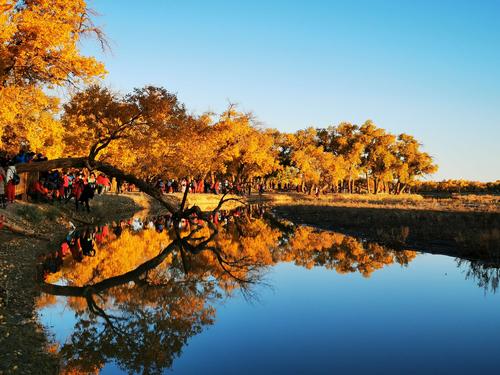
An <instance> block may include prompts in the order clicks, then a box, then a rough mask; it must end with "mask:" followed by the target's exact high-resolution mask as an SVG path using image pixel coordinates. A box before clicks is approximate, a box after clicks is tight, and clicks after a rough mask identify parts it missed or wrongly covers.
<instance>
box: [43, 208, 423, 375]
mask: <svg viewBox="0 0 500 375" xmlns="http://www.w3.org/2000/svg"><path fill="white" fill-rule="evenodd" d="M251 213H252V211H251V210H250V211H247V210H244V211H241V210H240V212H238V215H237V217H235V216H231V217H229V219H228V222H227V224H225V225H219V226H218V227H217V228H215V230H214V225H213V224H210V223H207V222H205V221H201V222H197V224H196V225H193V226H191V230H189V231H188V230H177V229H176V230H174V229H172V228H171V229H170V231H169V232H163V233H158V232H156V231H155V230H154V229H150V230H144V231H141V232H139V233H133V232H131V231H125V232H124V233H123V234H122V236H120V237H119V238H117V239H115V240H113V241H110V242H108V243H106V244H105V245H103V246H101V247H100V248H99V249H98V251H97V255H96V256H95V257H86V258H85V259H84V261H83V262H81V263H75V262H72V261H69V260H67V261H66V262H65V264H64V266H63V269H62V270H61V272H58V273H56V274H52V275H50V276H49V278H48V279H47V280H46V282H45V283H42V284H41V288H42V290H43V291H44V292H45V293H49V294H52V295H61V296H66V297H68V299H67V302H68V306H69V307H71V309H73V310H74V311H75V312H76V314H77V317H78V322H77V323H76V326H75V327H74V332H73V333H72V335H71V337H70V339H69V340H68V341H67V342H66V343H64V344H63V345H62V347H61V349H60V355H61V358H62V360H63V367H64V369H65V370H64V371H66V372H67V373H78V372H83V373H89V372H98V371H99V369H100V368H101V367H102V366H103V365H104V364H106V363H109V362H114V363H116V364H117V365H118V366H120V367H121V368H122V369H123V370H125V371H128V372H141V373H159V372H161V371H162V370H163V369H165V368H169V367H171V366H172V364H173V361H174V359H175V358H176V357H178V356H179V355H180V353H181V351H182V348H183V346H184V345H185V344H186V343H187V341H188V340H189V338H190V337H191V336H193V335H196V334H198V333H200V332H201V331H202V330H203V327H204V326H206V325H210V324H213V322H214V319H215V308H214V304H215V302H220V301H221V300H222V299H223V298H225V297H227V296H231V294H232V293H233V292H234V291H236V290H238V291H242V292H244V293H246V295H250V296H251V295H252V291H253V289H252V286H253V285H255V284H256V283H261V282H262V278H263V276H264V275H265V271H266V269H267V268H268V267H269V266H273V265H275V264H277V263H279V262H294V263H295V264H297V265H299V266H303V267H306V268H312V267H317V266H321V267H325V268H327V269H332V270H336V271H337V272H339V273H349V272H359V273H361V274H362V275H363V276H365V277H369V276H370V275H371V274H372V273H373V272H374V271H375V270H377V269H380V268H382V267H384V266H386V265H390V264H393V263H398V264H401V265H407V264H408V263H409V262H411V261H412V260H413V259H414V258H415V256H416V253H415V252H414V251H394V250H390V249H388V248H386V247H384V246H382V245H378V244H373V243H366V242H363V241H359V240H357V239H355V238H353V237H349V236H346V235H342V234H339V233H333V232H325V231H317V230H314V229H312V228H310V227H294V226H290V225H285V226H281V228H280V229H277V228H276V227H275V226H274V225H273V226H272V225H270V224H269V222H268V221H266V220H264V219H263V218H262V213H261V212H260V213H259V215H257V216H258V217H254V216H255V215H252V214H251ZM254 213H255V212H254ZM174 228H177V226H174ZM283 229H284V230H285V231H284V232H283ZM213 233H216V235H213ZM180 240H184V241H189V245H190V246H192V247H191V248H189V247H187V246H183V244H182V242H181V241H180ZM200 243H203V246H204V247H203V249H201V251H197V250H198V249H199V248H197V245H199V244H200ZM159 249H161V250H160V252H158V250H159ZM186 250H189V251H186ZM117 275H118V276H117ZM56 282H57V283H58V284H63V285H55V284H54V283H56ZM53 302H54V301H53V300H51V299H49V298H46V297H43V296H42V297H41V299H40V301H39V306H40V307H42V306H43V305H44V304H45V305H47V304H50V303H53Z"/></svg>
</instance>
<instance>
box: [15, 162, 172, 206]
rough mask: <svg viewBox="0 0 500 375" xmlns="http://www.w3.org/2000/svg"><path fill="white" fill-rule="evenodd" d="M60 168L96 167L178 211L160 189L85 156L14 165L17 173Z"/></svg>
mask: <svg viewBox="0 0 500 375" xmlns="http://www.w3.org/2000/svg"><path fill="white" fill-rule="evenodd" d="M60 168H89V169H96V170H98V171H101V172H103V173H104V174H106V175H107V176H108V177H115V178H116V179H117V180H120V181H127V182H128V183H131V184H134V185H135V186H137V187H138V188H139V190H141V191H142V192H144V193H146V194H148V195H149V196H151V197H153V198H155V199H157V200H158V201H159V202H160V203H161V204H162V205H163V206H164V207H165V208H166V209H167V210H169V211H170V212H171V213H176V212H177V211H178V208H177V207H175V206H174V205H173V204H172V203H170V202H167V201H165V200H164V199H163V194H162V193H161V191H159V190H158V189H156V188H155V187H154V186H152V185H150V184H148V183H147V182H145V181H143V180H141V179H139V178H137V177H135V176H134V175H131V174H128V173H125V172H123V171H122V170H120V169H118V168H115V167H114V166H112V165H111V164H108V163H103V162H100V161H91V160H88V159H87V158H61V159H54V160H48V161H42V162H36V163H24V164H17V165H16V169H17V171H18V173H22V172H33V171H39V172H40V171H50V170H52V169H60Z"/></svg>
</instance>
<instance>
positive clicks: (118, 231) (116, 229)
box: [113, 221, 123, 238]
mask: <svg viewBox="0 0 500 375" xmlns="http://www.w3.org/2000/svg"><path fill="white" fill-rule="evenodd" d="M122 231H123V228H122V222H121V221H120V222H119V223H118V224H115V223H114V222H113V234H114V235H115V236H116V238H118V237H120V236H121V235H122Z"/></svg>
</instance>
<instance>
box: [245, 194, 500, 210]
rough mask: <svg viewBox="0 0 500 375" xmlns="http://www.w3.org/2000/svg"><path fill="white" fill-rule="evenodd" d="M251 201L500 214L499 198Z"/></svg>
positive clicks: (268, 197)
mask: <svg viewBox="0 0 500 375" xmlns="http://www.w3.org/2000/svg"><path fill="white" fill-rule="evenodd" d="M251 200H252V201H254V202H259V201H262V202H267V203H270V204H275V205H298V206H305V205H306V206H328V207H352V208H362V207H364V208H370V207H372V208H380V207H383V208H394V209H407V210H413V209H415V210H430V211H460V212H470V211H480V212H500V196H499V195H454V196H451V197H446V198H437V197H425V198H424V197H423V196H421V195H418V194H402V195H392V194H377V195H373V194H327V195H320V196H319V197H316V196H314V195H307V194H302V193H266V194H263V195H262V196H258V195H254V196H252V198H251Z"/></svg>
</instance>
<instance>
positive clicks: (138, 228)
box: [132, 217, 144, 232]
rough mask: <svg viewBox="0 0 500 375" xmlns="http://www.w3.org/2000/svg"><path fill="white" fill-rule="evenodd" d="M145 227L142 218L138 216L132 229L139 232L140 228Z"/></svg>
mask: <svg viewBox="0 0 500 375" xmlns="http://www.w3.org/2000/svg"><path fill="white" fill-rule="evenodd" d="M143 227H144V225H143V223H142V221H141V219H139V218H138V217H136V218H134V221H133V222H132V230H133V231H134V232H139V231H140V230H142V228H143Z"/></svg>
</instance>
